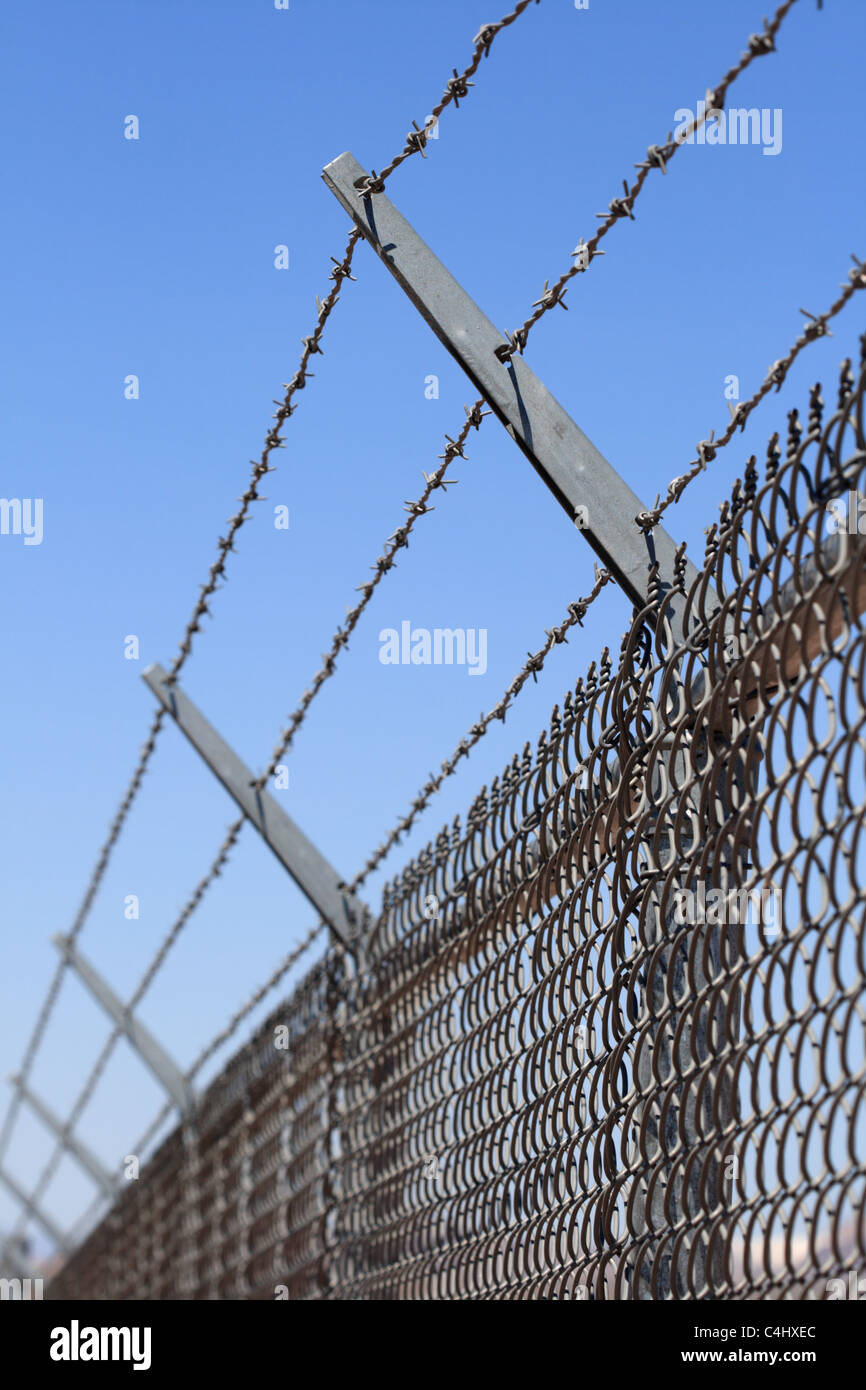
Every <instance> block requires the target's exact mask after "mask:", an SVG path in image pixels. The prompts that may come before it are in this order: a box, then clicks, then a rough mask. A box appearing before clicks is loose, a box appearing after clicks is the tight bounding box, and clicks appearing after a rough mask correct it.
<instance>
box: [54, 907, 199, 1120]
mask: <svg viewBox="0 0 866 1390" xmlns="http://www.w3.org/2000/svg"><path fill="white" fill-rule="evenodd" d="M51 940H52V942H53V943H54V945H55V946H56V947H57V949H58V950H59V951H60V952H61V953H62V954H63V955H64V956H65V957H66V959H67V961H68V962H69V965H70V966H71V968H72V969H73V970H74V971H75V973H76V975H77V976H78V978H79V979H80V980H81V982H82V984H84V985H86V987H87V988H88V989H89V990H90V993H91V994H92V995H93V997H94V999H95V1000H96V1002H97V1004H100V1005H101V1006H102V1008H103V1009H105V1011H106V1013H107V1014H108V1015H109V1017H110V1018H112V1019H113V1020H114V1022H115V1023H116V1024H117V1025H118V1027H119V1028H121V1029H122V1031H123V1033H124V1034H125V1036H126V1038H127V1039H128V1041H129V1043H130V1045H131V1046H132V1047H133V1048H134V1049H135V1051H136V1052H137V1053H138V1055H139V1057H140V1058H141V1060H142V1062H144V1065H145V1066H146V1067H147V1068H148V1070H149V1071H150V1072H152V1073H153V1075H154V1076H155V1077H156V1079H157V1081H158V1082H159V1084H160V1085H161V1086H162V1087H163V1089H164V1090H165V1091H167V1092H168V1094H169V1095H170V1096H171V1099H172V1100H173V1101H174V1103H175V1105H176V1106H177V1108H178V1110H180V1112H181V1114H186V1113H187V1112H188V1111H190V1110H192V1109H193V1107H194V1106H195V1101H196V1096H195V1091H194V1090H193V1088H192V1086H190V1084H189V1082H188V1081H187V1080H186V1078H185V1077H184V1075H183V1072H182V1071H181V1070H180V1068H179V1067H177V1066H175V1064H174V1062H173V1061H172V1060H171V1058H170V1057H169V1055H168V1053H167V1052H166V1051H165V1050H164V1048H162V1047H160V1045H159V1043H158V1042H157V1041H156V1039H155V1038H154V1037H153V1035H152V1034H151V1033H149V1032H148V1030H147V1029H146V1028H145V1027H144V1025H143V1024H142V1023H139V1022H138V1020H137V1019H135V1018H133V1016H132V1014H131V1013H130V1012H129V1010H128V1009H127V1007H126V1005H125V1004H124V1003H123V1000H122V999H121V998H120V996H119V995H117V994H115V992H114V990H113V989H112V988H111V986H110V985H109V984H107V983H106V981H105V980H103V978H102V976H101V975H100V974H99V973H98V972H97V971H96V970H94V968H93V966H92V965H91V964H90V962H89V961H88V960H86V959H85V958H84V956H82V954H81V952H80V951H76V950H75V948H74V947H73V946H71V945H70V943H69V938H68V937H65V936H62V935H60V934H58V935H57V936H53V937H52V938H51Z"/></svg>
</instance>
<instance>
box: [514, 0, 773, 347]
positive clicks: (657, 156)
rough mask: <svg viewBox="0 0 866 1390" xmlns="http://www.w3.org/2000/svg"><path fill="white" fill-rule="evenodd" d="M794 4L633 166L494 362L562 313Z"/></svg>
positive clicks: (767, 49) (769, 46) (769, 44)
mask: <svg viewBox="0 0 866 1390" xmlns="http://www.w3.org/2000/svg"><path fill="white" fill-rule="evenodd" d="M796 3H797V0H784V3H783V4H781V5H780V6H779V8H778V9H777V10H776V13H775V14H774V16H773V18H772V20H771V21H770V22H769V23H768V22H767V21H766V20H765V21H764V29H763V31H762V33H760V34H758V35H755V34H752V35H751V36H750V38H749V41H748V47H747V49H746V51H745V53H744V54H743V56H742V57H741V58H740V60H739V62H737V63H735V64H734V66H733V67H732V68H730V69H729V70H728V71H727V72H726V73H725V75H724V77H723V78H722V80H721V82H719V84H718V86H716V87H715V88H714V89H712V90H708V91H707V95H706V105H705V109H704V110H703V111H702V112H701V113H700V114H699V115H697V116H695V117H694V119H693V120H692V121H691V122H690V123H689V124H688V125H687V126H684V127H683V129H682V130H681V131H679V132H678V135H677V139H674V138H673V135H672V134H671V132H670V131H668V134H667V139H666V141H665V143H664V144H663V145H650V146H649V149H648V150H647V153H646V158H645V159H644V160H642V161H641V162H640V163H639V164H636V165H635V168H636V169H637V171H638V175H637V178H636V179H635V181H634V183H633V184H631V186H629V183H628V181H627V180H623V193H622V196H621V197H615V198H612V199H611V201H610V203H609V204H608V210H607V212H599V213H596V216H597V217H598V218H599V219H601V225H600V226H599V227H597V228H596V231H595V235H594V236H592V237H591V238H590V240H589V241H588V242H584V240H583V238H582V237H581V239H580V241H579V242H578V244H577V246H576V247H575V249H574V251H573V252H572V256H573V257H574V258H575V260H574V264H573V265H572V266H570V267H569V269H568V270H566V271H565V272H564V273H563V274H562V275H561V276H560V277H559V279H558V280H557V281H556V283H555V284H554V285H553V286H551V287H550V288H548V283H547V281H545V282H544V291H543V293H542V295H541V297H540V299H537V300H536V301H535V304H534V305H533V309H534V310H535V312H534V313H532V314H530V316H529V318H527V319H526V321H525V322H524V323H523V324H522V325H521V326H520V328H518V329H516V330H515V332H514V333H509V334H508V335H507V337H508V343H507V345H506V344H503V346H502V347H501V348H500V349H499V352H498V353H497V356H500V358H501V360H502V361H503V362H505V361H508V359H509V358H510V357H511V356H513V354H514V353H515V352H517V353H522V352H523V350H524V348H525V347H526V343H527V340H528V338H529V334H530V333H531V331H532V329H533V328H534V327H535V325H536V324H537V323H538V321H539V319H542V318H543V317H544V315H545V314H546V313H549V311H550V310H551V309H552V308H554V307H555V305H557V304H561V305H562V307H563V308H566V307H567V306H566V305H565V304H564V303H563V298H564V295H565V289H566V286H567V285H568V283H569V281H571V280H573V279H574V277H575V275H580V274H581V273H582V272H583V271H585V270H588V269H589V266H590V263H591V262H592V261H593V260H594V259H595V257H596V256H603V255H604V254H605V253H604V251H600V250H599V245H600V243H601V242H602V241H603V239H604V238H605V237H606V236H607V234H608V232H609V231H610V229H611V227H613V226H614V225H615V223H617V222H619V221H620V220H621V219H622V218H625V219H627V220H630V221H632V222H633V221H634V220H635V218H634V205H635V202H636V200H637V199H638V198H639V196H640V193H641V190H642V189H643V186H644V184H645V183H646V180H647V178H648V177H649V174H650V172H651V171H652V170H653V169H659V170H661V172H662V174H666V173H667V166H668V164H669V163H670V162H671V160H672V159H673V157H674V155H675V154H676V152H677V150H678V149H679V147H680V145H681V144H683V143H684V142H686V141H688V140H689V139H690V138H691V136H693V135H694V133H695V131H696V130H698V129H699V128H700V127H701V126H702V125H704V124H705V122H706V121H707V120H708V119H709V118H710V117H711V115H712V112H713V111H720V110H721V109H722V107H723V105H724V101H725V97H726V95H727V92H728V90H729V88H730V87H731V86H732V84H733V83H734V82H736V80H737V78H738V77H739V76H740V74H741V73H743V72H745V70H746V68H747V67H749V66H750V64H751V63H753V62H754V61H755V59H756V58H760V57H763V55H764V54H765V53H772V52H773V51H774V49H775V41H776V35H777V34H778V32H779V29H780V28H781V25H782V22H783V20H784V19H785V16H786V15H787V13H788V11H789V10H790V9H791V8H792V7H793V6H794V5H795V4H796Z"/></svg>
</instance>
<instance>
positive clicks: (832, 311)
mask: <svg viewBox="0 0 866 1390" xmlns="http://www.w3.org/2000/svg"><path fill="white" fill-rule="evenodd" d="M851 259H852V261H853V262H854V269H853V270H850V271H849V272H848V283H847V284H844V285H842V286H841V289H842V293H841V294H840V295H839V297H838V299H836V300H835V301H834V302H833V303H832V304H831V305H830V308H829V309H827V310H826V311H825V313H823V314H818V315H815V314H810V313H809V311H808V309H801V310H800V313H801V314H803V315H805V317H806V318H807V319H808V320H809V322H808V323H807V324H806V327H805V328H804V329H803V332H802V333H801V334H800V336H799V337H798V338H797V339H796V341H795V342H794V343H793V344H792V346H791V347H790V348H789V349H788V351H787V353H786V354H785V356H784V357H780V358H778V360H777V361H775V362H774V363H773V364H772V366H771V367H770V368H769V369H768V371H767V375H766V377H765V378H764V380H763V382H762V383H761V385H760V386H759V387H758V389H757V391H755V393H754V395H752V396H750V397H749V399H748V400H747V401H740V403H739V404H738V405H737V406H732V407H730V409H731V418H730V420H729V422H728V426H727V428H726V430H725V432H724V434H723V435H722V436H721V438H719V439H716V437H715V430H711V431H710V435H709V438H708V439H702V440H701V441H700V443H699V444H697V445H696V446H695V452H696V453H697V458H696V459H695V460H694V461H693V462H692V463H691V464H690V465H689V467H688V469H687V470H686V472H685V473H681V474H680V475H679V476H678V477H676V478H673V479H672V480H671V482H670V483H668V491H667V496H666V497H665V499H664V501H662V500H661V499H660V498H659V497H656V501H655V506H653V507H651V508H650V509H649V510H648V511H644V512H639V513H638V515H637V516H636V517H635V521H636V523H637V525H638V526H639V527H640V529H641V530H642V531H643V532H644V533H645V534H646V533H648V532H649V531H651V530H652V529H653V527H654V526H657V525H658V524H659V522H660V520H661V518H662V517H663V516H664V514H665V512H666V511H667V509H668V507H670V506H672V505H673V504H674V503H675V502H679V500H680V498H681V497H682V495H683V493H684V492H685V490H686V488H687V487H688V486H689V483H691V482H693V481H694V479H695V478H696V477H697V476H698V474H699V473H703V472H704V471H705V469H706V466H707V464H708V463H711V462H712V461H713V459H714V458H715V457H716V454H717V453H718V451H719V449H723V448H724V447H725V445H726V444H728V443H730V441H731V440H732V439H733V437H734V435H735V434H736V432H737V430H738V429H739V430H741V431H742V430H744V429H745V428H746V421H747V420H748V418H749V416H750V415H751V413H752V411H753V410H754V409H755V407H756V406H758V405H759V404H760V402H761V401H762V400H763V399H764V397H765V396H767V395H769V394H770V392H771V391H772V390H773V388H774V387H775V389H776V391H781V389H782V385H783V383H784V381H785V378H786V376H787V375H788V372H789V371H790V369H791V367H792V366H793V365H794V363H795V362H796V360H797V358H798V357H799V355H800V353H801V352H802V351H803V349H804V348H805V347H807V346H808V344H809V343H813V342H815V341H816V339H818V338H826V337H832V334H831V333H830V330H829V328H828V327H827V325H828V324H829V322H830V320H831V319H832V318H835V317H836V315H837V314H838V313H840V312H841V311H842V309H844V307H845V305H846V304H847V303H848V301H849V299H851V298H852V297H853V295H854V293H855V291H856V290H861V289H866V261H858V259H857V257H856V256H852V257H851Z"/></svg>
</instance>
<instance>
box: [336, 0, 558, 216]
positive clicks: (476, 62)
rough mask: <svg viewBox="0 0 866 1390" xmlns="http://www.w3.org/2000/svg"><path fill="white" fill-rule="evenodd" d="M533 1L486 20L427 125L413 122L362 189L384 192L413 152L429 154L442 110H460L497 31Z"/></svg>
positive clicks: (449, 80)
mask: <svg viewBox="0 0 866 1390" xmlns="http://www.w3.org/2000/svg"><path fill="white" fill-rule="evenodd" d="M534 2H535V4H536V5H537V4H539V3H540V0H534ZM532 3H533V0H519V3H518V4H517V5H515V7H514V9H513V10H512V11H511V12H510V14H507V15H504V16H503V18H502V19H500V20H497V21H496V22H495V23H493V24H482V26H481V28H480V29H479V31H478V33H477V34H476V35H475V38H474V39H473V40H472V42H473V44H474V45H475V47H474V51H473V54H472V59H471V62H470V63H469V65H468V67H465V68H464V69H463V71H462V72H461V73H458V71H457V69H456V68H452V70H451V71H452V73H453V76H452V77H449V79H448V81H447V82H446V84H445V91H444V92H443V94H442V98H441V100H440V101H438V102H437V103H436V105H435V106H434V107H433V110H432V111H431V112H430V115H429V116H428V117H427V120H426V122H425V124H424V127H423V129H422V128H421V127H420V126H419V125H418V123H417V121H413V122H412V128H411V130H410V131H409V133H408V135H407V136H406V143H405V144H404V146H403V148H402V150H401V151H400V153H399V154H396V155H395V156H394V158H393V159H392V160H391V163H390V164H386V165H385V168H384V169H383V170H382V172H381V174H377V173H376V171H375V169H371V171H370V176H369V178H368V179H367V181H366V183H365V185H364V188H363V190H362V191H363V192H367V193H381V192H382V191H383V189H384V187H385V182H386V180H387V179H389V178H390V177H391V175H392V174H393V172H394V170H395V169H397V168H399V166H400V165H401V164H402V163H403V161H404V160H405V159H409V158H411V156H412V155H413V154H420V155H421V157H422V158H424V157H425V156H424V150H425V149H426V146H427V141H428V139H429V135H428V132H429V131H430V130H431V129H432V128H433V126H434V125H435V123H436V122H437V121H438V120H439V117H440V116H441V115H442V112H443V111H444V110H445V109H446V108H447V107H449V106H450V105H451V104H452V103H453V104H454V106H455V108H456V109H457V110H459V109H460V102H461V101H462V100H463V99H464V98H465V97H467V96H468V95H469V88H470V87H474V86H475V83H474V82H472V81H471V80H470V79H471V78H473V77H474V76H475V74H476V72H477V71H478V69H479V67H480V66H481V61H482V59H483V58H486V57H487V56H488V54H489V53H490V48H491V45H492V44H493V40H494V39H495V38H496V36H497V34H500V33H501V32H502V30H503V29H507V28H508V27H509V25H511V24H513V23H514V21H515V20H516V19H518V18H519V17H520V15H522V14H523V11H524V10H526V9H528V8H529V6H530V5H531V4H532Z"/></svg>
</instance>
